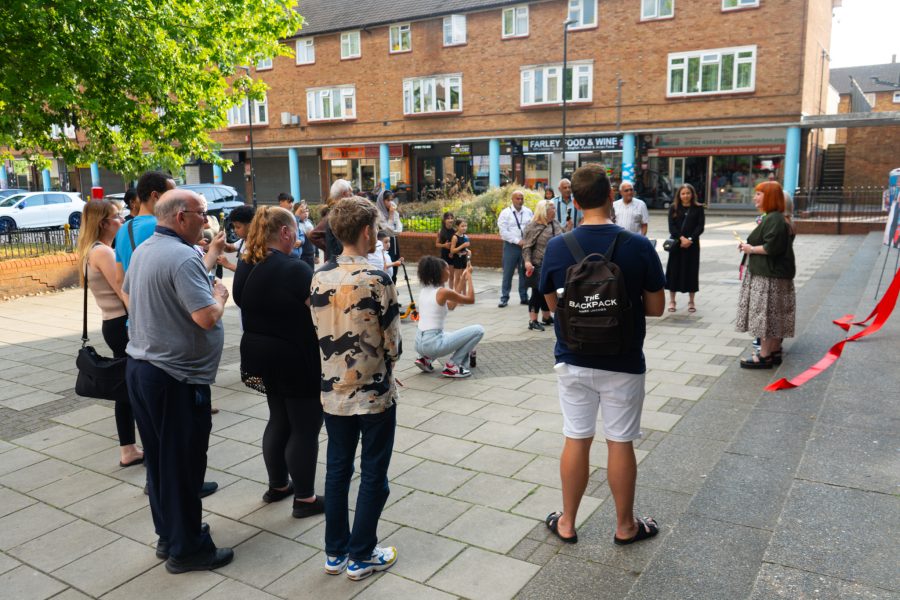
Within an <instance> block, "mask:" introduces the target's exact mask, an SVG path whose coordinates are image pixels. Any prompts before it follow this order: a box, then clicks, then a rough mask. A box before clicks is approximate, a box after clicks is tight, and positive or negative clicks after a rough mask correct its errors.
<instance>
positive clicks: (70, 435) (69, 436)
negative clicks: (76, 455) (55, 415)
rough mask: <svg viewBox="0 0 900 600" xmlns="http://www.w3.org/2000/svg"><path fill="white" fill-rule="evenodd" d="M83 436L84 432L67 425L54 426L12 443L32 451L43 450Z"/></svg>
mask: <svg viewBox="0 0 900 600" xmlns="http://www.w3.org/2000/svg"><path fill="white" fill-rule="evenodd" d="M84 434H85V432H84V431H82V430H80V429H78V428H76V427H69V426H67V425H56V426H55V427H50V428H48V429H43V430H41V431H37V432H35V433H31V434H29V435H25V436H22V437H20V438H16V439H15V440H13V442H14V443H15V444H17V445H19V446H22V447H24V448H31V449H32V450H38V451H41V450H44V449H46V448H49V447H50V446H55V445H57V444H61V443H63V442H68V441H70V440H74V439H75V438H79V437H81V436H83V435H84Z"/></svg>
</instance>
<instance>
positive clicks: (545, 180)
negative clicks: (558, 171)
mask: <svg viewBox="0 0 900 600" xmlns="http://www.w3.org/2000/svg"><path fill="white" fill-rule="evenodd" d="M549 184H550V155H549V154H538V155H535V156H526V157H525V187H527V188H531V189H537V188H538V187H547V186H548V185H549Z"/></svg>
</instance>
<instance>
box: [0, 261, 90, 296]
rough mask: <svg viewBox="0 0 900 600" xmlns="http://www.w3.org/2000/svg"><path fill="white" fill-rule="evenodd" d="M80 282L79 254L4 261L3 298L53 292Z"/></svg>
mask: <svg viewBox="0 0 900 600" xmlns="http://www.w3.org/2000/svg"><path fill="white" fill-rule="evenodd" d="M78 283H79V281H78V258H77V257H76V256H75V254H51V255H49V256H40V257H37V258H20V259H15V260H5V261H0V299H4V300H5V299H8V298H11V297H15V296H23V295H26V294H35V293H37V292H52V291H56V290H61V289H64V288H68V287H72V286H75V285H78Z"/></svg>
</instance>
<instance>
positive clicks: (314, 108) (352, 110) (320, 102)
mask: <svg viewBox="0 0 900 600" xmlns="http://www.w3.org/2000/svg"><path fill="white" fill-rule="evenodd" d="M306 116H307V118H308V119H309V120H310V121H330V120H335V119H355V118H356V86H353V85H345V86H340V87H334V88H317V89H313V90H307V91H306Z"/></svg>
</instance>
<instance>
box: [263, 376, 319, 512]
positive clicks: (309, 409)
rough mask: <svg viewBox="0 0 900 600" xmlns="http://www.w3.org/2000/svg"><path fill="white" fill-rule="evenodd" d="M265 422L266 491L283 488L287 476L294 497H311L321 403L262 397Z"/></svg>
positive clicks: (297, 399)
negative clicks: (266, 413)
mask: <svg viewBox="0 0 900 600" xmlns="http://www.w3.org/2000/svg"><path fill="white" fill-rule="evenodd" d="M266 400H267V401H268V403H269V422H268V423H267V424H266V430H265V432H264V433H263V442H262V449H263V460H264V461H265V463H266V471H267V472H268V474H269V487H275V488H280V487H284V486H286V485H287V482H288V473H290V476H291V479H293V481H294V496H295V497H297V498H309V497H310V496H312V495H313V494H315V479H316V460H317V459H318V457H319V432H320V431H321V430H322V418H323V415H322V403H321V401H320V400H319V398H318V397H316V398H290V397H287V396H278V395H275V394H271V393H269V394H266Z"/></svg>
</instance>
